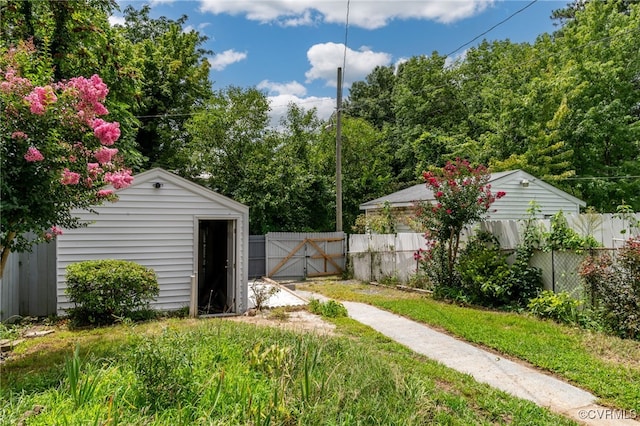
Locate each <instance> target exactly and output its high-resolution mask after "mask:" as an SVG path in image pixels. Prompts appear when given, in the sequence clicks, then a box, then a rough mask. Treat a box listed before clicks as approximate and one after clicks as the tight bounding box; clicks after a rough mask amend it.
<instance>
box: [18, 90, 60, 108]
mask: <svg viewBox="0 0 640 426" xmlns="http://www.w3.org/2000/svg"><path fill="white" fill-rule="evenodd" d="M24 100H25V101H27V103H28V104H29V110H30V111H31V113H32V114H36V115H42V114H44V111H45V109H46V107H47V105H49V104H52V103H54V102H56V101H57V100H58V97H57V96H56V94H55V92H54V91H53V87H51V86H44V87H42V86H38V87H35V88H34V89H33V90H32V91H31V93H29V94H28V95H27V96H25V97H24Z"/></svg>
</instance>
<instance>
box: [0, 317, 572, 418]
mask: <svg viewBox="0 0 640 426" xmlns="http://www.w3.org/2000/svg"><path fill="white" fill-rule="evenodd" d="M334 321H335V323H336V324H337V329H336V330H337V333H336V334H337V335H336V336H327V335H317V334H310V333H303V332H294V331H286V330H282V329H277V328H272V327H264V326H255V325H251V324H245V323H237V322H232V321H228V320H224V319H201V320H190V319H185V320H178V319H170V320H163V321H156V322H152V323H145V324H138V325H134V326H126V325H119V326H113V327H105V328H99V329H92V330H83V331H69V330H66V329H64V328H60V329H58V330H57V331H56V333H54V334H51V335H48V336H45V337H42V338H38V339H34V340H29V341H28V342H26V343H24V344H23V345H22V346H20V347H19V350H18V353H17V354H16V355H18V356H17V357H14V358H13V359H12V360H10V361H9V362H7V363H6V364H4V365H2V366H1V370H0V379H1V383H0V384H1V391H0V396H1V398H0V419H2V421H1V422H2V424H17V423H18V422H19V421H20V420H21V419H24V418H27V423H26V424H28V425H52V424H57V425H65V424H68V425H79V424H82V425H93V424H95V425H117V424H120V425H143V424H144V425H151V424H152V425H165V424H166V425H194V424H195V425H197V424H201V425H236V424H237V425H267V424H271V425H296V424H299V425H320V424H321V425H369V424H376V425H377V424H385V425H392V424H395V425H426V424H451V425H468V424H482V425H490V424H536V425H569V424H574V423H573V422H571V421H569V420H567V419H565V418H563V417H560V416H558V415H555V414H552V413H550V412H549V411H547V410H546V409H543V408H540V407H537V406H536V405H535V404H533V403H531V402H528V401H523V400H519V399H517V398H513V397H511V396H509V395H507V394H505V393H503V392H500V391H497V390H495V389H492V388H491V387H489V386H487V385H484V384H480V383H477V382H476V381H474V380H473V379H472V378H471V377H470V376H468V375H464V374H460V373H458V372H456V371H453V370H451V369H449V368H446V367H444V366H443V365H441V364H438V363H436V362H433V361H430V360H428V359H426V358H424V357H421V356H418V355H416V354H414V353H413V352H411V351H409V350H408V349H406V348H405V347H403V346H400V345H398V344H396V343H395V342H393V341H391V340H389V339H388V338H386V337H384V336H382V335H380V334H379V333H376V332H374V331H373V330H371V329H370V328H368V327H366V326H363V325H361V324H359V323H357V322H355V321H353V320H351V319H349V318H338V319H336V320H334ZM76 347H79V348H80V355H79V357H77V358H74V357H73V352H74V348H76Z"/></svg>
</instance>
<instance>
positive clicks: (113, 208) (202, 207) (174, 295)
mask: <svg viewBox="0 0 640 426" xmlns="http://www.w3.org/2000/svg"><path fill="white" fill-rule="evenodd" d="M135 185H136V184H135V182H134V186H132V187H129V188H127V189H126V190H123V191H120V192H119V193H118V195H119V201H117V202H116V203H113V204H106V205H104V206H101V207H98V208H96V209H95V210H96V211H97V212H98V215H95V214H91V213H88V212H78V216H79V217H81V218H82V219H83V220H85V221H87V222H93V223H91V224H90V225H89V226H88V227H87V228H80V229H73V230H67V231H65V233H64V234H63V235H62V236H60V237H59V239H58V256H57V298H58V311H62V310H64V309H66V308H69V307H71V305H70V303H69V302H68V298H67V296H66V295H65V287H66V282H65V272H66V267H67V266H68V265H69V264H71V263H75V262H80V261H84V260H96V259H122V260H129V261H133V262H137V263H139V264H141V265H144V266H146V267H149V268H152V269H154V270H155V272H156V274H157V276H158V284H159V286H160V294H159V296H158V298H157V300H156V302H155V303H154V304H153V306H154V308H156V309H161V310H170V309H178V308H181V307H184V306H188V305H189V301H190V293H191V275H192V274H193V273H194V270H195V265H194V262H195V260H194V259H195V251H196V243H197V240H196V238H197V237H196V236H195V233H196V228H197V219H198V218H203V219H213V220H236V223H237V233H238V235H239V236H242V235H245V234H246V233H247V229H246V227H247V226H248V224H247V223H245V222H246V216H245V215H244V214H243V213H242V212H240V211H233V210H230V209H229V207H228V206H225V205H222V204H221V203H216V202H215V201H213V200H209V199H207V198H204V197H203V196H201V195H200V194H196V193H194V192H191V191H188V190H186V189H185V188H183V187H181V186H178V185H175V184H174V183H172V182H166V181H164V182H163V186H162V188H159V189H156V188H153V186H152V185H151V184H148V183H146V184H145V185H139V186H135ZM246 244H247V243H246V242H245V239H244V238H242V237H240V238H237V250H236V258H237V259H236V267H237V270H236V275H237V282H236V287H237V288H236V291H237V292H238V293H240V294H236V298H237V300H238V304H237V306H238V310H239V311H242V310H243V309H244V308H245V307H246V306H244V303H243V300H244V299H245V298H246V294H242V293H244V290H243V288H244V287H246V278H245V276H246V273H244V270H245V269H246V268H245V265H244V263H245V259H246V254H245V253H246V250H247V247H245V246H246Z"/></svg>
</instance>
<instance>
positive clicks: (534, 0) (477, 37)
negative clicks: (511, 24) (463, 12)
mask: <svg viewBox="0 0 640 426" xmlns="http://www.w3.org/2000/svg"><path fill="white" fill-rule="evenodd" d="M537 1H538V0H533V1H532V2H530V3H529V4H527V5H526V6H524V7H523V8H521V9H519V10H517V11H515V12H514V13H512V14H511V15H509V16H508V17H507V18H505V19H503V20H502V21H500V22H498V23H497V24H495V25H494V26H492V27H491V28H489V29H488V30H486V31H485V32H483V33H481V34H478V35H477V36H475V37H474V38H473V39H471V40H469V41H468V42H466V43H464V44H462V45H460V46H459V47H457V48H456V49H454V50H452V51H451V52H449V53H447V54H446V55H445V57H447V56H450V55H451V54H453V53H456V52H457V51H458V50H460V49H462V48H463V47H465V46H468V45H470V44H471V43H473V42H474V41H476V40H477V39H479V38H480V37H482V36H483V35H485V34H488V33H489V32H491V31H493V30H494V29H495V28H496V27H498V26H500V25H502V24H504V23H505V22H507V21H508V20H509V19H511V18H513V17H514V16H516V15H517V14H518V13H520V12H522V11H524V10H525V9H527V8H529V7H531V6H533V4H534V3H537Z"/></svg>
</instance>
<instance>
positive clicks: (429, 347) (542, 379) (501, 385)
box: [296, 291, 640, 426]
mask: <svg viewBox="0 0 640 426" xmlns="http://www.w3.org/2000/svg"><path fill="white" fill-rule="evenodd" d="M296 293H297V294H299V295H300V296H301V297H303V298H306V299H310V298H315V299H319V300H326V298H325V297H324V296H321V295H318V294H314V293H308V292H301V291H296ZM342 304H343V305H344V306H345V307H346V308H347V311H348V312H349V316H350V317H351V318H353V319H355V320H356V321H358V322H361V323H362V324H365V325H368V326H369V327H371V328H373V329H374V330H376V331H378V332H380V333H382V334H384V335H385V336H387V337H389V338H391V339H393V340H395V341H396V342H398V343H400V344H402V345H404V346H406V347H408V348H409V349H411V350H413V351H415V352H417V353H420V354H422V355H425V356H427V357H428V358H431V359H433V360H435V361H438V362H440V363H442V364H444V365H446V366H447V367H450V368H452V369H454V370H457V371H460V372H462V373H467V374H469V375H471V376H473V377H474V378H475V379H476V380H477V381H479V382H483V383H487V384H488V385H490V386H492V387H494V388H497V389H500V390H502V391H505V392H507V393H509V394H511V395H514V396H516V397H519V398H522V399H526V400H529V401H532V402H534V403H536V404H537V405H539V406H542V407H547V408H548V409H549V410H551V411H553V412H556V413H560V414H563V415H565V416H567V417H569V418H572V419H574V420H575V421H577V422H579V423H582V424H585V425H603V426H608V425H621V426H622V425H629V426H632V425H635V426H639V425H640V422H638V421H635V420H634V418H640V413H634V412H630V411H626V412H625V411H620V410H613V409H610V408H606V407H603V406H599V405H597V404H596V403H595V401H596V399H597V398H596V397H595V396H594V395H592V394H591V393H589V392H586V391H584V390H582V389H579V388H577V387H575V386H572V385H570V384H568V383H566V382H564V381H562V380H559V379H557V378H555V377H553V376H551V375H548V374H545V373H543V372H541V371H539V370H536V369H535V368H532V367H528V366H526V365H524V364H522V363H517V362H513V361H511V360H508V359H505V358H502V357H500V356H499V355H496V354H495V353H492V352H489V351H485V350H482V349H479V348H478V347H476V346H474V345H471V344H469V343H467V342H464V341H461V340H458V339H456V338H453V337H451V336H449V335H447V334H444V333H441V332H438V331H435V330H433V329H432V328H430V327H428V326H425V325H423V324H421V323H418V322H415V321H412V320H409V319H407V318H404V317H401V316H399V315H395V314H392V313H390V312H387V311H384V310H382V309H378V308H376V307H373V306H370V305H367V304H364V303H356V302H342Z"/></svg>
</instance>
